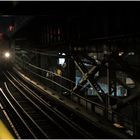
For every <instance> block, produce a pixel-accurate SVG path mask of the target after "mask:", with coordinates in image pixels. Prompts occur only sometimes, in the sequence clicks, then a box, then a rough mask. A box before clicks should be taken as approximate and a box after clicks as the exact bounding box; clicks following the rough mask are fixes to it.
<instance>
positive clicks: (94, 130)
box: [8, 72, 118, 138]
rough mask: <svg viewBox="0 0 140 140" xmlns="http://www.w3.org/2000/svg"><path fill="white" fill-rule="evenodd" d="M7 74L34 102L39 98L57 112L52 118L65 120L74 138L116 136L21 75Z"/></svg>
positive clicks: (45, 105) (47, 106) (46, 106)
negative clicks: (51, 96)
mask: <svg viewBox="0 0 140 140" xmlns="http://www.w3.org/2000/svg"><path fill="white" fill-rule="evenodd" d="M8 75H9V76H10V77H11V78H12V79H13V80H14V82H15V83H18V84H19V85H20V86H21V87H20V88H23V89H24V92H29V93H30V94H31V95H34V96H35V97H34V98H36V100H35V102H36V101H37V100H38V99H39V100H40V101H41V102H42V104H43V105H44V107H45V108H44V109H46V108H50V109H49V110H51V111H52V110H53V112H54V113H55V114H57V115H56V116H57V117H53V116H52V118H54V120H56V118H57V119H58V118H59V117H60V116H61V118H62V120H65V122H66V123H67V124H69V125H70V126H71V127H70V130H73V131H71V132H70V133H71V134H74V138H118V137H117V136H114V135H113V134H111V133H107V131H104V130H101V129H100V128H98V127H97V126H95V125H94V123H93V122H91V121H90V120H87V119H85V118H84V117H83V116H82V115H81V114H79V113H78V114H77V112H76V111H72V110H71V109H70V108H68V107H67V106H63V105H62V104H60V103H58V102H56V101H54V100H53V99H51V98H48V96H46V94H43V93H41V92H40V91H39V90H38V89H36V88H35V87H34V86H33V85H30V84H29V83H28V82H27V81H23V79H20V78H21V77H19V76H18V75H17V74H16V73H15V74H14V73H12V74H11V73H9V72H8ZM13 75H14V76H13ZM15 77H16V78H15ZM37 104H38V103H37ZM42 108H43V106H42ZM58 116H59V117H58ZM59 121H60V120H59ZM59 124H60V125H63V122H62V121H60V123H59ZM64 126H65V125H64ZM64 129H65V130H68V127H67V126H66V127H64ZM101 133H102V135H101ZM79 134H80V136H79ZM72 138H73V137H72Z"/></svg>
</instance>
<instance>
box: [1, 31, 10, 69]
mask: <svg viewBox="0 0 140 140" xmlns="http://www.w3.org/2000/svg"><path fill="white" fill-rule="evenodd" d="M11 61H12V56H11V49H10V42H9V37H8V36H6V35H5V34H4V33H0V70H1V69H6V68H10V66H11Z"/></svg>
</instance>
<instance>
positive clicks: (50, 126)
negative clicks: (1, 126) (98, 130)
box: [3, 72, 94, 138]
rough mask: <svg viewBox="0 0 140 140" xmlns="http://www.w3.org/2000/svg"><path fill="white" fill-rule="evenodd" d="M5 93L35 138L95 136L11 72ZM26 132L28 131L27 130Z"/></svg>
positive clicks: (6, 74) (7, 75) (5, 85)
mask: <svg viewBox="0 0 140 140" xmlns="http://www.w3.org/2000/svg"><path fill="white" fill-rule="evenodd" d="M5 76H6V78H7V80H8V81H7V82H5V83H4V92H3V95H4V96H5V98H7V99H8V100H9V102H10V103H11V105H13V106H14V108H15V110H16V111H17V112H18V113H19V116H21V118H22V120H24V122H25V123H26V125H27V127H28V130H29V131H30V132H31V133H32V136H33V137H34V138H94V136H93V135H92V134H90V133H88V132H86V131H85V130H84V129H83V128H81V127H80V126H79V125H77V124H76V123H74V122H73V121H72V120H69V118H68V117H67V116H66V115H64V114H63V113H62V112H60V111H59V110H56V108H54V107H52V105H50V104H48V103H47V102H46V101H45V100H43V99H42V97H40V96H38V94H36V92H35V89H34V91H33V90H31V89H30V88H28V86H27V85H25V84H24V83H22V82H21V81H20V80H19V79H18V80H17V78H15V77H14V76H13V75H12V74H11V73H9V72H7V73H5ZM25 133H26V132H25ZM21 138H22V137H21Z"/></svg>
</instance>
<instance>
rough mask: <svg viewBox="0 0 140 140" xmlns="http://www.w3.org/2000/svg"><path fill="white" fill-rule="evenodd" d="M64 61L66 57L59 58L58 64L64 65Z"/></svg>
mask: <svg viewBox="0 0 140 140" xmlns="http://www.w3.org/2000/svg"><path fill="white" fill-rule="evenodd" d="M64 63H65V58H59V59H58V64H59V65H61V66H63V65H64Z"/></svg>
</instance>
